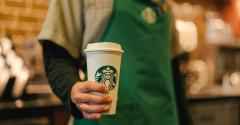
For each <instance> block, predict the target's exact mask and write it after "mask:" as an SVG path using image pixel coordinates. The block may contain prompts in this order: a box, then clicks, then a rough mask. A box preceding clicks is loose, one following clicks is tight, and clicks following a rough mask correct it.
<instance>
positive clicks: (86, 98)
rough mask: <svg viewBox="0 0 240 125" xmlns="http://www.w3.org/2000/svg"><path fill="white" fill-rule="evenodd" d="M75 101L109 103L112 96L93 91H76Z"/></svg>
mask: <svg viewBox="0 0 240 125" xmlns="http://www.w3.org/2000/svg"><path fill="white" fill-rule="evenodd" d="M73 100H74V103H93V104H109V103H111V102H112V100H111V97H110V96H100V95H95V94H92V93H76V94H75V95H74V97H73Z"/></svg>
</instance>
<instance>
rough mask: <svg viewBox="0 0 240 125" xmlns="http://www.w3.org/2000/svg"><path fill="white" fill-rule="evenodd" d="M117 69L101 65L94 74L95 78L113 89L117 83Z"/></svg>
mask: <svg viewBox="0 0 240 125" xmlns="http://www.w3.org/2000/svg"><path fill="white" fill-rule="evenodd" d="M117 78H118V74H117V70H116V69H115V68H114V67H112V66H109V65H107V66H103V67H101V68H99V69H98V70H97V72H96V74H95V80H96V82H98V83H101V84H104V85H106V86H107V87H108V88H109V90H113V89H114V88H115V86H116V85H117Z"/></svg>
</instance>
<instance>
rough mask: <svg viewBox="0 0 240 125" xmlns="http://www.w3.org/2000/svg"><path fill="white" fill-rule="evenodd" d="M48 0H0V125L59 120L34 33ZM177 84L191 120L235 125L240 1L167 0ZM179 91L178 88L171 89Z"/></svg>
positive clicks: (239, 116)
mask: <svg viewBox="0 0 240 125" xmlns="http://www.w3.org/2000/svg"><path fill="white" fill-rule="evenodd" d="M49 2H50V0H0V124H1V125H66V124H67V122H68V119H69V117H70V114H69V112H67V111H66V110H65V109H64V107H63V106H62V104H61V102H60V100H59V99H58V98H57V97H56V96H55V95H54V94H53V93H52V91H51V89H50V87H49V85H48V83H47V79H46V77H45V73H44V68H43V62H42V55H41V46H40V45H39V43H38V41H37V36H38V34H39V31H40V29H41V26H42V23H43V21H44V18H45V16H46V13H47V10H48V5H49ZM170 3H171V8H172V13H173V16H174V22H173V24H174V29H175V30H174V34H175V36H173V38H172V39H173V40H174V42H176V43H177V44H178V47H177V49H176V53H179V52H184V54H182V56H181V57H179V61H178V63H179V66H178V67H177V68H179V73H180V75H179V76H178V77H177V79H178V81H180V82H179V84H182V85H183V89H184V93H185V95H184V96H186V98H187V101H186V102H185V103H186V105H187V107H188V111H189V113H190V119H191V122H192V124H193V125H240V0H173V1H171V2H170ZM176 94H178V93H176Z"/></svg>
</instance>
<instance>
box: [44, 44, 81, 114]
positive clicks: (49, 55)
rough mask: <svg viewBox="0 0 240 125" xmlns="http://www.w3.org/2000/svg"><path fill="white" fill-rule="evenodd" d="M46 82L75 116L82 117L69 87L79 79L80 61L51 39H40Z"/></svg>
mask: <svg viewBox="0 0 240 125" xmlns="http://www.w3.org/2000/svg"><path fill="white" fill-rule="evenodd" d="M40 43H41V45H42V48H43V59H44V65H45V72H46V75H47V78H48V82H49V84H50V86H51V88H52V90H53V92H54V93H55V94H56V95H57V96H58V97H59V98H60V99H61V100H62V102H63V104H64V105H65V106H66V107H67V108H68V109H69V111H70V112H71V114H72V115H73V116H74V117H75V118H82V113H81V112H80V111H79V110H78V109H77V107H76V105H75V104H74V103H73V102H72V101H71V98H70V94H71V88H72V86H73V85H74V83H76V82H77V81H80V78H79V73H78V69H79V67H80V63H79V61H78V60H77V59H75V58H73V57H72V56H71V55H70V54H69V53H68V52H67V50H66V49H64V48H63V47H61V46H59V45H57V44H55V43H54V42H52V41H46V40H40Z"/></svg>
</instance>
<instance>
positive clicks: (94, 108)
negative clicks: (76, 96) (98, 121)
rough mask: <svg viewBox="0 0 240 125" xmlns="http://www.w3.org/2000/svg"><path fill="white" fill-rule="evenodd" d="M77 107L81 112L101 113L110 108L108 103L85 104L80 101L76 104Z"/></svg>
mask: <svg viewBox="0 0 240 125" xmlns="http://www.w3.org/2000/svg"><path fill="white" fill-rule="evenodd" d="M77 107H78V109H79V110H81V111H82V112H87V113H103V112H107V111H109V109H110V105H95V104H87V103H81V104H79V105H77Z"/></svg>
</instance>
